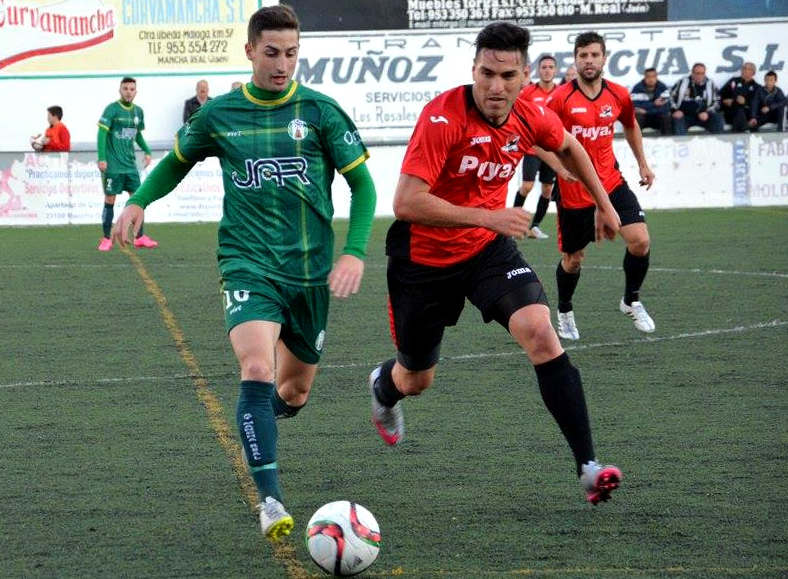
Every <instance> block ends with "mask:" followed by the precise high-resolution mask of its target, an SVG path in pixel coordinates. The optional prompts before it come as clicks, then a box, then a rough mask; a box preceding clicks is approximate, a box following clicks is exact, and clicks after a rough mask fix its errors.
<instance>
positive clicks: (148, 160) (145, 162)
mask: <svg viewBox="0 0 788 579" xmlns="http://www.w3.org/2000/svg"><path fill="white" fill-rule="evenodd" d="M150 161H151V156H150V155H145V158H144V159H143V160H142V164H143V165H144V166H145V167H147V166H148V165H150Z"/></svg>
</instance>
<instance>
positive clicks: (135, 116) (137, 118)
mask: <svg viewBox="0 0 788 579" xmlns="http://www.w3.org/2000/svg"><path fill="white" fill-rule="evenodd" d="M139 124H140V118H139V117H138V116H137V115H134V126H135V127H136V126H137V125H139Z"/></svg>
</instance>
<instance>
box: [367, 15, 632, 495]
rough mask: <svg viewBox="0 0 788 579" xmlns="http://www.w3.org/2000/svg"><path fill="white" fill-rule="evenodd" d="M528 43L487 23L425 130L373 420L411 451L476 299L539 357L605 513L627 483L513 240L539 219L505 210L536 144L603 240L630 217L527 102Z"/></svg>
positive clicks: (588, 486) (396, 237)
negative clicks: (449, 337) (422, 403)
mask: <svg viewBox="0 0 788 579" xmlns="http://www.w3.org/2000/svg"><path fill="white" fill-rule="evenodd" d="M529 40H530V35H529V33H528V31H527V30H525V29H523V28H520V27H519V26H515V25H513V24H510V23H507V22H496V23H493V24H490V25H488V26H487V27H485V28H484V29H483V30H482V31H481V32H480V33H479V35H478V36H477V38H476V56H475V58H474V61H473V68H472V74H473V84H472V85H468V86H459V87H456V88H454V89H451V90H449V91H447V92H444V93H442V94H441V95H440V96H439V97H437V98H436V99H434V100H433V101H431V102H430V103H428V104H427V105H426V106H425V107H424V110H423V111H422V113H421V116H420V117H419V120H418V122H417V123H416V127H415V129H414V132H413V135H412V137H411V139H410V143H409V145H408V149H407V151H406V153H405V159H404V161H403V163H402V171H401V174H400V179H399V183H398V184H397V189H396V192H395V195H394V213H395V215H396V217H397V220H396V221H395V223H394V224H393V225H392V226H391V228H390V229H389V232H388V237H387V240H386V253H387V255H388V256H389V265H388V272H387V275H388V289H389V307H390V308H389V309H390V322H391V328H392V336H393V338H394V342H395V345H396V347H397V357H396V359H390V360H388V361H386V362H384V363H383V364H381V365H380V366H379V367H378V368H376V369H375V370H374V371H373V372H372V373H371V375H370V388H371V390H372V411H373V414H372V420H373V423H374V424H375V426H376V427H377V429H378V432H379V434H380V435H381V437H382V438H383V440H384V442H386V443H387V444H389V445H395V444H399V443H400V442H401V441H402V439H403V435H404V422H403V419H402V402H401V401H402V399H403V398H404V397H405V396H416V395H418V394H421V393H422V392H423V391H424V390H426V389H427V388H428V387H429V386H430V385H431V384H432V381H433V379H434V376H435V369H436V366H437V364H438V357H439V353H440V345H441V341H442V339H443V333H444V330H445V329H446V327H448V326H453V325H455V324H456V323H457V320H458V319H459V317H460V313H461V312H462V309H463V307H464V305H465V300H466V298H467V299H468V300H470V302H471V303H472V304H473V305H474V306H476V307H477V308H478V309H479V310H480V311H481V313H482V316H483V318H484V320H485V322H490V321H493V320H495V321H496V322H498V323H499V324H500V325H501V326H503V327H504V328H506V330H508V331H509V333H510V334H511V335H512V336H513V337H514V339H515V340H516V341H517V342H518V344H519V345H520V346H521V347H522V348H523V350H524V351H525V352H526V353H527V355H528V357H529V359H530V361H531V363H532V364H533V365H534V368H535V370H536V378H537V381H538V383H539V389H540V392H541V394H542V398H543V400H544V403H545V405H546V406H547V408H548V409H549V411H550V412H551V413H552V415H553V417H554V418H555V420H556V422H557V423H558V425H559V427H560V429H561V432H562V433H563V434H564V436H565V437H566V439H567V442H568V443H569V447H570V448H571V450H572V453H573V455H574V458H575V461H576V466H577V474H578V476H579V477H580V482H581V485H582V487H583V489H584V490H585V492H586V497H587V499H588V501H590V502H591V503H594V504H596V503H598V502H600V501H604V500H607V499H608V498H609V496H610V492H611V491H612V490H613V489H615V488H617V487H618V484H619V482H620V480H621V477H622V475H621V471H619V470H618V469H617V468H616V467H613V466H602V465H600V464H598V463H597V462H596V458H595V454H594V448H593V443H592V439H591V428H590V425H589V419H588V413H587V410H586V404H585V399H584V396H583V386H582V382H581V379H580V373H579V372H578V371H577V369H576V368H575V367H574V366H573V365H572V363H571V362H570V361H569V357H568V356H567V354H566V352H564V350H563V348H562V347H561V343H560V341H559V339H558V336H557V335H556V333H555V330H554V329H553V327H552V325H551V323H550V309H549V307H548V305H547V297H546V296H545V292H544V288H543V287H542V284H541V282H540V281H539V278H538V277H537V275H536V273H535V272H534V271H533V269H532V268H531V266H530V265H528V263H527V262H526V261H525V259H524V258H523V256H522V254H521V253H520V251H519V250H518V249H517V245H516V243H515V242H514V241H513V240H512V237H516V238H522V237H523V236H524V235H525V233H526V232H527V231H528V216H527V215H526V214H525V212H524V211H522V210H521V209H517V208H513V207H506V197H507V192H508V182H509V181H510V179H511V178H512V177H513V176H514V175H515V174H516V169H517V164H518V163H519V162H520V160H521V159H522V157H523V155H524V154H525V152H526V151H527V150H528V149H530V148H531V147H532V146H533V145H538V146H539V147H541V148H542V149H544V150H546V151H553V152H555V153H556V154H557V155H558V157H559V158H560V159H561V161H562V163H564V164H565V165H566V166H567V168H568V169H569V170H570V171H572V173H573V174H575V175H577V176H578V178H579V179H580V180H581V181H582V182H583V183H585V185H586V187H588V189H589V191H591V192H592V195H593V196H594V199H595V200H596V201H597V202H598V204H599V207H598V211H597V226H596V236H597V237H598V238H599V239H602V238H603V237H604V238H608V239H612V238H614V237H615V234H616V231H617V230H618V228H619V220H618V217H617V215H616V214H615V211H614V210H613V207H612V205H611V204H610V201H609V200H608V197H607V195H606V194H605V191H604V188H603V187H602V184H601V183H600V182H599V179H598V178H597V176H596V173H595V172H594V169H593V166H592V164H591V161H590V159H589V158H588V155H587V154H586V153H585V151H583V148H582V147H581V146H580V144H579V143H578V142H577V139H575V138H574V137H572V136H571V135H570V134H568V133H567V132H566V131H565V130H564V128H563V126H562V125H561V121H560V120H559V119H558V117H557V116H556V115H555V114H554V113H552V112H551V111H549V110H547V109H545V108H544V107H540V106H538V105H535V104H533V103H530V102H526V101H524V100H522V99H518V93H519V91H520V88H521V86H522V83H523V80H524V74H525V63H526V62H527V57H526V50H527V48H528V43H529Z"/></svg>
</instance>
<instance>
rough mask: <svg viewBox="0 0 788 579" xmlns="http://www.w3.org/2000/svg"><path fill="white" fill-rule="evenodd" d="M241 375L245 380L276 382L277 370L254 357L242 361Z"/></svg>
mask: <svg viewBox="0 0 788 579" xmlns="http://www.w3.org/2000/svg"><path fill="white" fill-rule="evenodd" d="M241 376H243V379H244V380H256V381H258V382H274V381H275V380H276V372H275V371H274V368H272V367H271V365H270V364H267V363H266V362H264V361H262V360H254V359H249V360H242V361H241Z"/></svg>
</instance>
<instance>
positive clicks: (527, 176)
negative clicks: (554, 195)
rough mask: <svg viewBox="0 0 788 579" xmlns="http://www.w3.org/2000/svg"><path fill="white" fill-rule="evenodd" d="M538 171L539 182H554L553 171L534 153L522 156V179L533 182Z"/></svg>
mask: <svg viewBox="0 0 788 579" xmlns="http://www.w3.org/2000/svg"><path fill="white" fill-rule="evenodd" d="M537 173H539V182H540V183H544V184H547V185H549V184H551V183H555V171H553V168H552V167H550V165H548V164H547V163H545V162H544V161H542V160H541V159H540V158H539V157H537V156H536V155H526V156H525V157H523V181H525V182H527V183H533V182H534V181H536V174H537Z"/></svg>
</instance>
